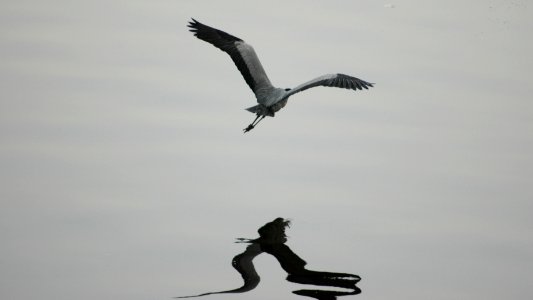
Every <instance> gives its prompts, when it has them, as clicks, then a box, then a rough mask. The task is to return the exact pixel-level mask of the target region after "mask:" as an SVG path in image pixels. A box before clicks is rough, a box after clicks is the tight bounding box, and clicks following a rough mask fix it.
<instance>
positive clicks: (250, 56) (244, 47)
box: [187, 19, 272, 96]
mask: <svg viewBox="0 0 533 300" xmlns="http://www.w3.org/2000/svg"><path fill="white" fill-rule="evenodd" d="M187 26H188V27H189V28H190V31H191V32H193V33H194V35H195V36H196V37H197V38H199V39H201V40H203V41H206V42H208V43H210V44H212V45H213V46H215V47H217V48H218V49H220V50H222V51H224V52H226V53H227V54H229V56H230V57H231V59H232V60H233V62H234V63H235V65H236V66H237V68H238V69H239V71H240V72H241V74H242V76H243V77H244V80H245V81H246V83H247V84H248V86H249V87H250V88H251V89H252V91H253V92H254V93H255V94H256V96H257V92H258V91H259V90H264V89H271V88H272V84H271V83H270V80H269V79H268V76H267V75H266V72H265V70H264V69H263V66H262V65H261V61H259V58H258V57H257V54H256V53H255V51H254V48H252V46H251V45H249V44H247V43H246V42H244V41H243V40H241V39H240V38H238V37H235V36H233V35H231V34H229V33H226V32H224V31H222V30H218V29H216V28H213V27H209V26H207V25H204V24H202V23H200V22H198V21H196V20H195V19H192V21H191V22H189V25H187Z"/></svg>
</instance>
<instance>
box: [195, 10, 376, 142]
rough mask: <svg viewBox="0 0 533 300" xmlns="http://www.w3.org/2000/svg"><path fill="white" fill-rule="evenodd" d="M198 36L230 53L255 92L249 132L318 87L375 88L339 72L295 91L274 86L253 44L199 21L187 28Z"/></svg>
mask: <svg viewBox="0 0 533 300" xmlns="http://www.w3.org/2000/svg"><path fill="white" fill-rule="evenodd" d="M187 26H188V27H189V28H190V29H189V30H190V31H191V32H193V33H194V35H195V36H196V37H197V38H199V39H201V40H203V41H206V42H208V43H210V44H212V45H213V46H215V47H217V48H219V49H220V50H222V51H224V52H226V53H227V54H229V56H230V57H231V59H232V60H233V62H234V63H235V65H236V66H237V68H238V69H239V71H240V72H241V74H242V76H243V77H244V80H245V81H246V83H247V84H248V86H249V87H250V88H251V89H252V91H253V92H254V94H255V97H256V99H257V103H258V104H257V105H255V106H252V107H249V108H247V109H246V110H247V111H249V112H252V113H254V114H256V117H255V119H254V121H253V122H252V123H251V124H250V125H248V127H246V128H244V129H243V131H244V132H245V133H246V132H248V131H250V130H252V129H253V128H254V127H255V126H256V125H257V124H258V123H259V122H261V120H263V119H264V118H265V117H266V116H269V117H274V114H275V113H276V112H277V111H279V110H280V109H282V108H283V107H285V105H286V104H287V100H288V99H289V97H290V96H292V95H294V94H296V93H299V92H301V91H304V90H307V89H309V88H312V87H316V86H329V87H338V88H345V89H351V90H362V89H368V87H369V86H370V87H372V86H373V84H372V83H369V82H366V81H364V80H361V79H359V78H356V77H352V76H349V75H345V74H340V73H335V74H326V75H322V76H319V77H317V78H315V79H312V80H310V81H307V82H305V83H302V84H300V85H298V86H296V87H295V88H292V89H289V88H287V89H282V88H277V87H274V86H273V85H272V84H271V83H270V80H269V79H268V76H267V74H266V72H265V70H264V69H263V66H262V65H261V61H259V58H258V57H257V54H256V53H255V51H254V48H252V46H251V45H249V44H247V43H246V42H244V41H243V40H241V39H240V38H238V37H235V36H233V35H231V34H229V33H226V32H224V31H222V30H218V29H216V28H213V27H209V26H207V25H204V24H202V23H200V22H198V21H196V20H195V19H192V21H190V22H189V24H188V25H187Z"/></svg>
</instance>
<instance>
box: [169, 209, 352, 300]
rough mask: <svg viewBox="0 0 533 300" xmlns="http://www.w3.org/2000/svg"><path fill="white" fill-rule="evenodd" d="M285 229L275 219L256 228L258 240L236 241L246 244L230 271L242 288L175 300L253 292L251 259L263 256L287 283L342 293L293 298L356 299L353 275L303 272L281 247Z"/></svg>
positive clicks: (299, 261)
mask: <svg viewBox="0 0 533 300" xmlns="http://www.w3.org/2000/svg"><path fill="white" fill-rule="evenodd" d="M289 225H290V221H289V220H285V219H282V218H277V219H275V220H274V221H272V222H269V223H267V224H265V225H264V226H263V227H261V228H259V230H258V232H259V238H257V239H253V240H252V239H243V238H239V239H237V240H238V242H241V243H250V245H249V246H248V247H247V248H246V250H245V251H244V252H243V253H241V254H238V255H236V256H235V257H234V258H233V260H232V265H233V267H234V268H235V269H236V270H237V271H238V272H239V273H240V274H241V276H242V278H243V280H244V285H243V286H242V287H240V288H236V289H232V290H227V291H219V292H209V293H204V294H199V295H193V296H184V297H176V298H191V297H200V296H207V295H212V294H226V293H243V292H247V291H250V290H253V289H254V288H255V287H256V286H257V285H258V284H259V280H260V278H259V275H258V274H257V272H256V271H255V267H254V264H253V259H254V258H255V257H256V256H257V255H259V254H261V253H263V252H264V253H268V254H270V255H272V256H274V257H275V258H276V259H277V260H278V262H279V263H280V265H281V267H282V268H283V270H285V271H286V272H287V274H288V276H287V280H288V281H291V282H295V283H301V284H312V285H317V286H328V287H339V288H344V289H345V290H343V291H340V290H321V289H303V290H297V291H293V293H294V294H297V295H302V296H308V297H312V298H315V299H324V300H326V299H336V298H337V296H346V295H356V294H359V293H361V290H360V289H359V288H358V287H357V286H356V283H357V282H359V280H361V278H360V277H359V276H357V275H354V274H348V273H335V272H322V271H312V270H307V269H306V268H305V265H306V262H305V261H304V260H303V259H301V258H300V257H299V256H298V255H296V253H294V252H293V251H292V250H291V249H290V248H289V247H288V246H287V245H285V242H286V241H287V236H286V235H285V228H287V227H289Z"/></svg>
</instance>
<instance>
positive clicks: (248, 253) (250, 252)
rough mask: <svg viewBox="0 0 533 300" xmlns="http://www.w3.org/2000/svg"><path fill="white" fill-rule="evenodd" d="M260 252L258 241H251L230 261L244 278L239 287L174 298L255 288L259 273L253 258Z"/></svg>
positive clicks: (242, 291)
mask: <svg viewBox="0 0 533 300" xmlns="http://www.w3.org/2000/svg"><path fill="white" fill-rule="evenodd" d="M262 252H263V251H262V250H261V245H259V244H258V243H252V244H251V245H250V246H248V247H247V248H246V250H245V251H244V252H243V253H241V254H238V255H236V256H235V257H234V258H233V260H232V261H231V265H232V266H233V267H234V268H235V270H237V272H239V274H241V276H242V279H243V280H244V285H243V286H241V287H240V288H236V289H232V290H227V291H220V292H209V293H203V294H199V295H193V296H182V297H175V298H193V297H201V296H207V295H213V294H229V293H244V292H248V291H251V290H253V289H255V287H257V285H258V284H259V281H260V280H261V279H260V277H259V274H257V272H256V271H255V267H254V263H253V259H254V258H255V257H256V256H257V255H259V254H261V253H262Z"/></svg>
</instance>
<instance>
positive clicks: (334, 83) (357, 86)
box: [287, 74, 374, 97]
mask: <svg viewBox="0 0 533 300" xmlns="http://www.w3.org/2000/svg"><path fill="white" fill-rule="evenodd" d="M317 86H329V87H337V88H344V89H350V90H362V89H368V87H373V86H374V84H373V83H370V82H366V81H364V80H361V79H359V78H355V77H352V76H349V75H344V74H327V75H322V76H320V77H317V78H315V79H313V80H310V81H308V82H305V83H302V84H300V85H299V86H297V87H295V88H293V89H291V90H290V91H288V92H287V97H289V96H291V95H294V94H296V93H299V92H301V91H305V90H307V89H309V88H312V87H317Z"/></svg>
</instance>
